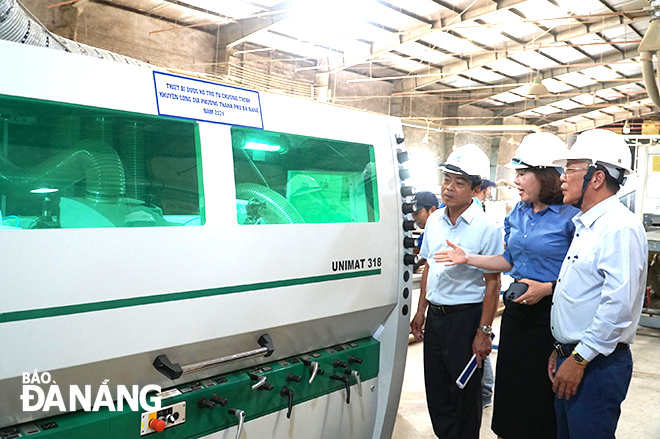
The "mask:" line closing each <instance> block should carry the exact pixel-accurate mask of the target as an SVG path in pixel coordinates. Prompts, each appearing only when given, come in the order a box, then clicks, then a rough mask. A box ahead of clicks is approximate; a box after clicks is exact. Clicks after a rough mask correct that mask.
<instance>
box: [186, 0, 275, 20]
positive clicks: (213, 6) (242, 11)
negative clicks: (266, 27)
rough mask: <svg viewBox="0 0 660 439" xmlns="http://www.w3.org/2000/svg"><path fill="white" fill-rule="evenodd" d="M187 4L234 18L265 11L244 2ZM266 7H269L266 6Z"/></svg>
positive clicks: (207, 0)
mask: <svg viewBox="0 0 660 439" xmlns="http://www.w3.org/2000/svg"><path fill="white" fill-rule="evenodd" d="M186 3H188V4H189V5H192V6H196V7H198V8H202V9H208V10H209V11H214V12H217V13H218V14H222V15H226V16H229V17H233V18H241V17H247V16H248V15H252V14H256V13H257V12H260V11H263V9H262V8H259V7H257V6H255V5H253V4H250V3H247V2H242V1H232V0H230V1H223V2H217V1H215V0H187V1H186ZM262 4H263V3H262ZM264 6H268V5H265V4H264Z"/></svg>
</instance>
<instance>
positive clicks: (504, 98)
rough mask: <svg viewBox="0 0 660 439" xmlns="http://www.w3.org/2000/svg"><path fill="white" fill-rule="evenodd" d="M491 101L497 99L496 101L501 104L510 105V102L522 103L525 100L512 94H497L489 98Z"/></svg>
mask: <svg viewBox="0 0 660 439" xmlns="http://www.w3.org/2000/svg"><path fill="white" fill-rule="evenodd" d="M491 97H492V98H493V99H497V100H498V101H501V102H506V103H511V102H520V101H524V100H525V98H524V97H522V96H519V95H516V94H513V93H509V92H508V91H507V92H504V93H499V94H496V95H494V96H491Z"/></svg>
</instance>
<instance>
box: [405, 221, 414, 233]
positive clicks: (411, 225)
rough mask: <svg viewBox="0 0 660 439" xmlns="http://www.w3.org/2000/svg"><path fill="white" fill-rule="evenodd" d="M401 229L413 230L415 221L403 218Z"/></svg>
mask: <svg viewBox="0 0 660 439" xmlns="http://www.w3.org/2000/svg"><path fill="white" fill-rule="evenodd" d="M403 230H405V231H406V232H410V231H411V230H415V221H413V220H405V221H404V222H403Z"/></svg>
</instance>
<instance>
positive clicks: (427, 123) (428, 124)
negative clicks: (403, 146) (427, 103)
mask: <svg viewBox="0 0 660 439" xmlns="http://www.w3.org/2000/svg"><path fill="white" fill-rule="evenodd" d="M430 129H431V124H430V123H429V121H428V120H427V121H426V134H425V135H424V137H423V138H422V143H423V144H425V145H428V144H429V143H430V142H431V136H429V131H430Z"/></svg>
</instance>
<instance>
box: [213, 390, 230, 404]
mask: <svg viewBox="0 0 660 439" xmlns="http://www.w3.org/2000/svg"><path fill="white" fill-rule="evenodd" d="M211 402H214V403H216V404H218V405H219V406H220V407H224V406H226V405H227V398H223V397H222V396H220V395H218V394H217V393H214V394H213V395H211Z"/></svg>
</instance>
